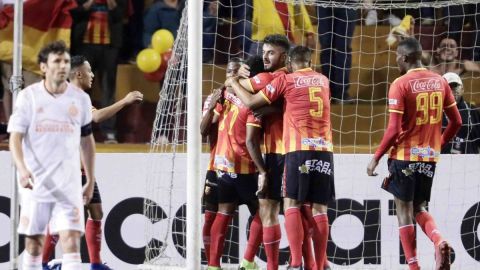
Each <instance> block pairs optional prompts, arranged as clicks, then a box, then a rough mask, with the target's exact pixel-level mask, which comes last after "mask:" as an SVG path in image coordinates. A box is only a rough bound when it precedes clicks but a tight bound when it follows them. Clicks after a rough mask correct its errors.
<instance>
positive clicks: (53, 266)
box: [43, 259, 62, 270]
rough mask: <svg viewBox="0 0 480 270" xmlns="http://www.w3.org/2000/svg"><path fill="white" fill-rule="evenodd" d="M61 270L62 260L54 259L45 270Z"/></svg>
mask: <svg viewBox="0 0 480 270" xmlns="http://www.w3.org/2000/svg"><path fill="white" fill-rule="evenodd" d="M45 269H47V270H61V269H62V259H53V260H51V261H49V262H48V264H47V268H43V270H45Z"/></svg>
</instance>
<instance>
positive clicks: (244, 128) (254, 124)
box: [208, 87, 266, 269]
mask: <svg viewBox="0 0 480 270" xmlns="http://www.w3.org/2000/svg"><path fill="white" fill-rule="evenodd" d="M223 96H224V102H223V105H220V104H217V108H216V109H215V111H216V113H218V114H219V115H220V117H219V126H218V139H217V146H216V150H215V160H214V167H215V170H216V171H217V188H218V192H217V194H218V212H217V215H216V217H215V221H214V222H213V224H212V228H211V230H210V232H211V244H210V256H209V262H208V265H209V268H208V269H220V258H221V256H222V252H223V245H224V240H225V233H226V230H227V227H228V224H229V223H230V220H231V218H232V214H233V213H234V211H235V209H236V208H237V206H238V205H241V204H246V205H247V206H248V207H249V210H250V213H251V214H252V215H253V214H255V213H256V212H257V210H258V200H257V198H256V195H255V193H256V191H257V170H256V168H255V163H254V160H255V162H256V161H258V159H259V158H260V159H261V156H260V157H258V152H259V150H258V151H254V148H255V147H256V146H259V142H258V141H256V140H258V138H259V136H260V128H261V122H260V120H259V119H258V118H256V117H255V116H254V115H253V112H252V111H251V110H250V109H248V108H247V107H245V105H244V104H243V103H242V102H241V101H240V99H238V97H236V96H235V94H233V92H232V90H231V89H230V88H229V87H227V88H226V90H225V91H224V95H223ZM260 175H261V177H265V176H266V172H265V170H263V171H260ZM255 218H256V219H259V217H258V215H256V217H255Z"/></svg>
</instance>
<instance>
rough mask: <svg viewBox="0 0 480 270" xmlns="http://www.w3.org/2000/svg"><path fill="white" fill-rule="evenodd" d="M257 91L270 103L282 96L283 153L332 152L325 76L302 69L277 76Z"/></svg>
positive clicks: (328, 100)
mask: <svg viewBox="0 0 480 270" xmlns="http://www.w3.org/2000/svg"><path fill="white" fill-rule="evenodd" d="M260 93H262V95H263V97H264V98H265V99H266V100H267V101H268V102H269V103H271V102H274V101H276V100H278V99H279V98H280V97H283V98H284V102H285V104H284V107H283V108H284V110H283V143H284V147H285V153H290V152H294V151H302V150H314V151H329V152H331V151H333V145H332V128H331V123H330V88H329V85H328V79H327V77H325V76H324V75H322V74H320V73H317V72H315V71H313V70H312V69H311V68H305V69H301V70H297V71H296V72H294V73H290V74H286V75H282V76H280V77H278V78H276V79H275V80H273V81H272V82H271V83H270V84H268V85H267V86H266V87H265V89H262V91H261V92H260Z"/></svg>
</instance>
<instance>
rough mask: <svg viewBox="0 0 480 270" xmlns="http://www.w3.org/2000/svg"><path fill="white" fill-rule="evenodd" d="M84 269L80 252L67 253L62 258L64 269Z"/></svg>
mask: <svg viewBox="0 0 480 270" xmlns="http://www.w3.org/2000/svg"><path fill="white" fill-rule="evenodd" d="M80 269H82V260H81V259H80V253H65V254H63V259H62V270H80Z"/></svg>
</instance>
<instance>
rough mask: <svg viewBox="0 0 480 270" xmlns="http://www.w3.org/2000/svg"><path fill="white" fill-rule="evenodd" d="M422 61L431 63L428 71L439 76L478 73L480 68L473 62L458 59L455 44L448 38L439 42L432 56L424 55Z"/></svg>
mask: <svg viewBox="0 0 480 270" xmlns="http://www.w3.org/2000/svg"><path fill="white" fill-rule="evenodd" d="M429 58H431V59H429ZM424 59H425V60H426V61H427V62H429V63H431V65H430V70H432V71H434V72H436V73H438V74H440V75H443V74H445V73H447V72H454V73H456V74H462V73H464V72H480V67H479V66H478V64H476V63H475V62H473V61H470V60H460V59H459V49H458V46H457V42H456V41H455V40H454V39H452V38H448V37H447V38H444V39H442V40H441V41H440V43H439V44H438V47H437V49H436V50H435V51H434V52H433V55H431V56H429V55H428V54H426V55H425V54H424Z"/></svg>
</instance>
